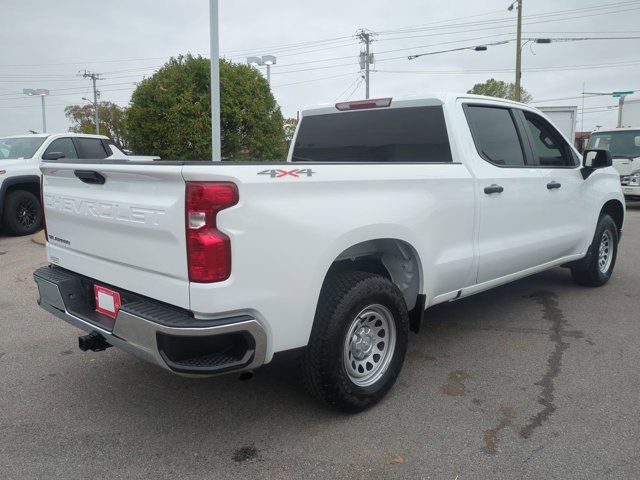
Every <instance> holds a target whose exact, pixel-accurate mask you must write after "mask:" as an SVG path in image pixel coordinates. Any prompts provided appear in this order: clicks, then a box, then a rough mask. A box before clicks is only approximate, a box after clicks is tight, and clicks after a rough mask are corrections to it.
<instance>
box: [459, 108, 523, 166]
mask: <svg viewBox="0 0 640 480" xmlns="http://www.w3.org/2000/svg"><path fill="white" fill-rule="evenodd" d="M465 111H466V114H467V121H468V122H469V126H470V127H471V133H472V135H473V140H474V142H475V144H476V148H477V149H478V153H480V155H481V156H482V157H483V158H484V159H485V160H487V161H489V162H491V163H493V164H494V165H498V166H501V167H519V166H523V165H524V153H523V151H522V143H521V142H520V136H519V135H518V131H517V130H516V126H515V123H514V120H513V116H512V113H511V110H510V109H508V108H500V107H490V106H480V105H467V106H466V108H465Z"/></svg>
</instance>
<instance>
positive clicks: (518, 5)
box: [509, 0, 522, 102]
mask: <svg viewBox="0 0 640 480" xmlns="http://www.w3.org/2000/svg"><path fill="white" fill-rule="evenodd" d="M514 5H516V8H517V9H518V28H517V34H516V91H515V96H516V101H517V102H519V101H520V90H521V88H520V77H522V0H516V1H515V2H513V3H512V4H511V5H509V11H511V10H513V6H514Z"/></svg>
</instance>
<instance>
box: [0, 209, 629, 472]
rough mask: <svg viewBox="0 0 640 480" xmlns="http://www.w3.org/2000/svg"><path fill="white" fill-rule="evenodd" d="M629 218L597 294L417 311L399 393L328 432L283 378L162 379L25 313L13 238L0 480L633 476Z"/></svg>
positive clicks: (540, 284)
mask: <svg viewBox="0 0 640 480" xmlns="http://www.w3.org/2000/svg"><path fill="white" fill-rule="evenodd" d="M639 252H640V206H629V207H628V214H627V223H626V226H625V233H624V237H623V241H622V244H621V251H620V255H619V257H618V264H617V266H616V270H615V272H614V277H613V278H612V280H611V281H610V282H609V284H608V285H606V286H605V287H603V288H600V289H588V288H583V287H578V286H576V285H575V284H573V283H572V281H571V278H570V275H569V272H568V271H567V270H564V269H560V268H558V269H554V270H552V271H549V272H545V273H543V274H539V275H536V276H534V277H531V278H528V279H525V280H522V281H519V282H516V283H514V284H511V285H507V286H504V287H501V288H498V289H495V290H493V291H490V292H486V293H483V294H479V295H477V296H475V297H472V298H468V299H464V300H461V301H459V302H455V303H450V304H446V305H442V306H438V307H436V308H434V309H432V310H430V311H429V314H428V324H427V325H426V327H425V328H424V329H423V330H422V331H421V332H420V334H418V335H416V334H412V336H411V337H410V346H409V355H408V358H407V361H406V363H405V366H404V370H403V372H402V374H401V375H400V378H399V381H398V383H397V384H396V386H395V387H394V389H393V390H392V392H391V393H390V395H388V397H387V398H386V399H385V400H384V401H383V402H382V403H381V404H380V405H378V406H376V407H374V408H373V409H371V410H369V411H367V412H365V413H362V414H359V415H355V416H345V415H342V414H337V413H335V412H333V411H331V410H328V409H326V408H325V407H323V406H322V405H320V404H318V403H316V402H315V401H313V400H311V399H310V398H309V397H308V396H307V395H306V394H305V393H304V391H303V390H302V388H301V387H300V386H299V385H298V383H297V380H296V376H295V372H294V370H293V369H292V368H291V367H289V366H287V365H280V366H269V367H266V368H264V369H262V370H259V371H258V372H257V373H256V376H255V377H254V379H252V380H250V381H245V382H241V381H238V379H237V378H235V377H233V376H227V377H219V378H214V379H200V380H197V379H195V380H194V379H183V378H178V377H174V376H172V375H171V374H169V373H166V372H164V371H163V370H161V369H159V368H157V367H154V366H152V365H149V364H146V363H143V362H142V361H139V360H137V359H135V358H133V357H131V356H129V355H127V354H125V353H123V352H121V351H118V350H116V349H115V348H111V349H109V350H107V351H105V352H101V353H82V352H80V351H79V350H78V348H77V336H78V334H79V333H80V332H79V331H78V330H76V329H75V328H73V327H71V326H69V325H67V324H64V323H63V322H61V321H60V320H58V319H56V318H54V317H53V316H51V315H49V314H47V313H46V312H44V311H43V310H41V309H40V308H39V307H38V306H37V305H36V298H37V290H36V287H35V284H34V283H33V281H32V279H31V272H32V271H33V270H34V269H35V268H37V267H38V266H40V265H43V264H45V260H44V249H43V247H41V246H39V245H37V244H35V243H33V242H32V241H31V239H30V238H13V237H7V236H4V235H2V234H0V333H1V335H0V472H2V473H0V477H1V478H3V479H24V478H46V479H54V478H55V479H58V478H60V479H75V478H78V479H79V478H83V479H86V478H127V479H128V478H153V479H164V478H167V479H168V478H171V479H203V478H212V479H227V478H228V479H239V478H302V477H304V478H307V479H312V478H353V479H359V478H363V479H364V478H425V479H426V478H429V479H451V480H453V479H456V478H457V479H459V480H463V479H484V478H495V479H503V478H504V479H507V478H508V479H516V478H532V479H533V478H536V479H537V478H545V479H549V478H563V479H574V478H576V479H578V478H579V479H587V478H590V479H607V478H611V479H631V478H634V479H635V478H638V477H639V476H640V473H639V472H640V408H639V407H638V405H639V403H640V378H639V377H640V321H639V320H640V319H639V308H638V307H639V305H638V299H639V298H640V254H639Z"/></svg>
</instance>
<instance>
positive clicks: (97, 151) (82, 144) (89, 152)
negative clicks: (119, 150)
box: [76, 138, 109, 160]
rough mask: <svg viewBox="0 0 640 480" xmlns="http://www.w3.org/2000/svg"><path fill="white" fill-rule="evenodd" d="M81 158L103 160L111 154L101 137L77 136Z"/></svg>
mask: <svg viewBox="0 0 640 480" xmlns="http://www.w3.org/2000/svg"><path fill="white" fill-rule="evenodd" d="M76 145H78V150H79V152H78V153H79V154H80V158H82V159H87V160H103V159H105V158H107V157H108V156H109V153H107V151H106V150H105V149H104V146H103V145H102V140H100V139H99V138H76Z"/></svg>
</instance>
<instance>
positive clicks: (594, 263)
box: [571, 215, 618, 287]
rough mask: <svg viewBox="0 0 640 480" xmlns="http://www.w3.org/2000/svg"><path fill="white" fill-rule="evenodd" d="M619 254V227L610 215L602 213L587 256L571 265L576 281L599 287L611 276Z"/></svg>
mask: <svg viewBox="0 0 640 480" xmlns="http://www.w3.org/2000/svg"><path fill="white" fill-rule="evenodd" d="M617 255H618V227H617V225H616V223H615V222H614V221H613V219H612V218H611V217H610V216H609V215H602V216H601V217H600V219H599V220H598V225H597V226H596V233H595V235H594V237H593V242H592V243H591V246H590V247H589V253H588V254H587V256H586V257H585V258H584V259H583V260H581V261H580V262H578V263H577V264H575V265H574V266H572V267H571V275H572V276H573V279H574V280H575V281H576V283H579V284H580V285H585V286H588V287H599V286H601V285H604V284H605V283H607V282H608V281H609V278H611V274H612V273H613V268H614V267H615V264H616V257H617Z"/></svg>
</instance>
